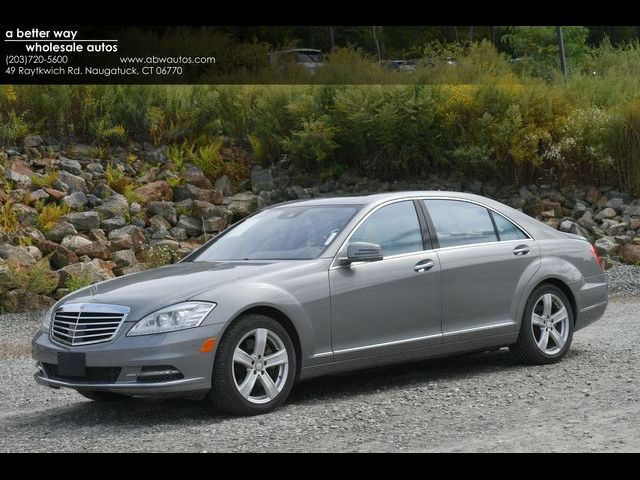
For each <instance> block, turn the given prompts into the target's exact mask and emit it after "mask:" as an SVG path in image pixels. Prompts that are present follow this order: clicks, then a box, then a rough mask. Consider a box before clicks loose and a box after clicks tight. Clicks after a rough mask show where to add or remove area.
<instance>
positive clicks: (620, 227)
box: [606, 222, 629, 237]
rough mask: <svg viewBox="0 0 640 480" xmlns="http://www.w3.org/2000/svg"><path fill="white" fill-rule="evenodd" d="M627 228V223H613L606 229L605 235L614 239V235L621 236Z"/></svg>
mask: <svg viewBox="0 0 640 480" xmlns="http://www.w3.org/2000/svg"><path fill="white" fill-rule="evenodd" d="M628 228H629V224H628V223H624V222H620V223H614V224H613V225H611V226H609V227H608V228H607V229H606V233H607V235H609V236H611V237H615V236H616V235H622V234H623V233H624V232H626V231H627V229H628Z"/></svg>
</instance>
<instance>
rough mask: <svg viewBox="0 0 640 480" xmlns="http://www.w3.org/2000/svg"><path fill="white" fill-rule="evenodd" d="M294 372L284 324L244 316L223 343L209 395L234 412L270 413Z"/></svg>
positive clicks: (294, 363)
mask: <svg viewBox="0 0 640 480" xmlns="http://www.w3.org/2000/svg"><path fill="white" fill-rule="evenodd" d="M295 373H296V356H295V351H294V346H293V342H292V341H291V338H290V336H289V334H288V333H287V331H286V330H285V329H284V327H283V326H282V325H280V323H278V322H276V321H275V320H274V319H272V318H270V317H267V316H264V315H245V316H242V317H240V318H239V319H238V320H236V322H234V323H233V324H232V325H231V326H230V327H229V329H228V330H227V332H226V333H225V335H224V336H223V338H222V341H221V342H220V345H219V347H218V351H217V352H216V358H215V364H214V367H213V379H212V380H213V381H212V388H211V393H210V398H211V401H212V402H213V404H214V405H215V406H216V407H217V408H219V409H221V410H223V411H225V412H228V413H231V414H239V415H256V414H260V413H266V412H270V411H271V410H273V409H274V408H276V407H277V406H278V405H280V404H281V403H282V402H284V400H285V399H286V398H287V396H288V395H289V392H290V391H291V387H292V386H293V381H294V378H295Z"/></svg>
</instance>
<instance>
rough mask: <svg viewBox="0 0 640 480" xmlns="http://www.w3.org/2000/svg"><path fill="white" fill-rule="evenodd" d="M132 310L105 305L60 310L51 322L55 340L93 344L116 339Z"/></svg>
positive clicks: (80, 306) (52, 334)
mask: <svg viewBox="0 0 640 480" xmlns="http://www.w3.org/2000/svg"><path fill="white" fill-rule="evenodd" d="M128 313H129V308H128V307H122V306H120V305H104V304H93V303H83V304H67V305H63V306H61V307H60V308H58V309H56V311H55V312H54V314H53V318H52V320H51V338H52V339H53V340H55V341H57V342H59V343H63V344H65V345H70V346H77V345H89V344H94V343H102V342H108V341H110V340H112V339H113V338H114V337H115V336H116V333H117V332H118V330H119V329H120V326H121V325H122V323H123V322H124V319H125V317H126V316H127V314H128Z"/></svg>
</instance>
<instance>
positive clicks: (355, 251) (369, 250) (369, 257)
mask: <svg viewBox="0 0 640 480" xmlns="http://www.w3.org/2000/svg"><path fill="white" fill-rule="evenodd" d="M378 260H382V247H381V246H380V245H378V244H377V243H367V242H353V243H350V244H349V246H348V247H347V256H346V257H343V258H341V259H340V264H341V265H350V264H351V263H352V262H377V261H378Z"/></svg>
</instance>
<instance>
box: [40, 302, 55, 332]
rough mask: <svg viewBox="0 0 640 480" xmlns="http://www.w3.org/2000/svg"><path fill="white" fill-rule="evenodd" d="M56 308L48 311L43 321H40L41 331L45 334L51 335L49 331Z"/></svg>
mask: <svg viewBox="0 0 640 480" xmlns="http://www.w3.org/2000/svg"><path fill="white" fill-rule="evenodd" d="M54 306H55V305H54ZM54 306H52V307H51V308H50V309H49V310H47V313H45V314H44V317H42V320H40V330H42V331H43V332H45V333H49V329H50V328H51V317H52V316H53V307H54Z"/></svg>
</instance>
